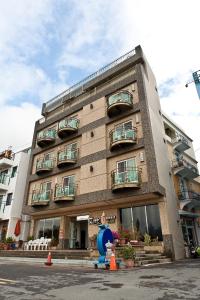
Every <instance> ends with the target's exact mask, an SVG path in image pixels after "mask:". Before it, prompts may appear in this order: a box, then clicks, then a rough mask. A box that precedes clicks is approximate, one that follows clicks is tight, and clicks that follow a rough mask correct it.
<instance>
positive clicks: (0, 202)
mask: <svg viewBox="0 0 200 300" xmlns="http://www.w3.org/2000/svg"><path fill="white" fill-rule="evenodd" d="M2 204H3V196H2V195H0V210H1V206H2Z"/></svg>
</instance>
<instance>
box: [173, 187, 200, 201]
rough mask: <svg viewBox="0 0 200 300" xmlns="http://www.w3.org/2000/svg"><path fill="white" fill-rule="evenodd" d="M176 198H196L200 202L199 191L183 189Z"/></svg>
mask: <svg viewBox="0 0 200 300" xmlns="http://www.w3.org/2000/svg"><path fill="white" fill-rule="evenodd" d="M178 199H179V200H180V201H185V200H198V201H199V204H200V193H197V192H194V191H191V190H183V191H181V192H180V193H179V194H178Z"/></svg>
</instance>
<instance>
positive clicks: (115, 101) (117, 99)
mask: <svg viewBox="0 0 200 300" xmlns="http://www.w3.org/2000/svg"><path fill="white" fill-rule="evenodd" d="M132 107H133V96H132V94H130V93H129V92H128V91H121V92H119V93H117V94H115V95H112V96H110V97H109V98H108V100H107V113H108V116H109V117H112V116H116V115H118V114H120V113H121V112H123V111H126V110H129V109H131V108H132Z"/></svg>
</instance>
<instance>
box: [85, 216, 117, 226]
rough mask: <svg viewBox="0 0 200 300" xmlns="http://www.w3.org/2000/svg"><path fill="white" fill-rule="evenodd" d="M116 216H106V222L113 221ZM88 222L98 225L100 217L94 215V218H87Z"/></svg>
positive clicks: (110, 222)
mask: <svg viewBox="0 0 200 300" xmlns="http://www.w3.org/2000/svg"><path fill="white" fill-rule="evenodd" d="M115 220H116V216H113V215H112V216H108V217H106V222H107V223H108V224H112V223H115ZM89 224H90V225H100V224H101V218H100V217H96V218H95V217H94V218H89Z"/></svg>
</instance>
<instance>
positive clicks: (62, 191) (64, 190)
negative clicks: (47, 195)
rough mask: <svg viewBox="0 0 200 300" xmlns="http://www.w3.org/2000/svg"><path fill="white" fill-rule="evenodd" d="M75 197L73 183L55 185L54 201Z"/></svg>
mask: <svg viewBox="0 0 200 300" xmlns="http://www.w3.org/2000/svg"><path fill="white" fill-rule="evenodd" d="M74 197H75V186H74V185H73V184H71V185H68V186H56V189H55V195H54V201H55V202H58V201H71V200H74Z"/></svg>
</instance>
